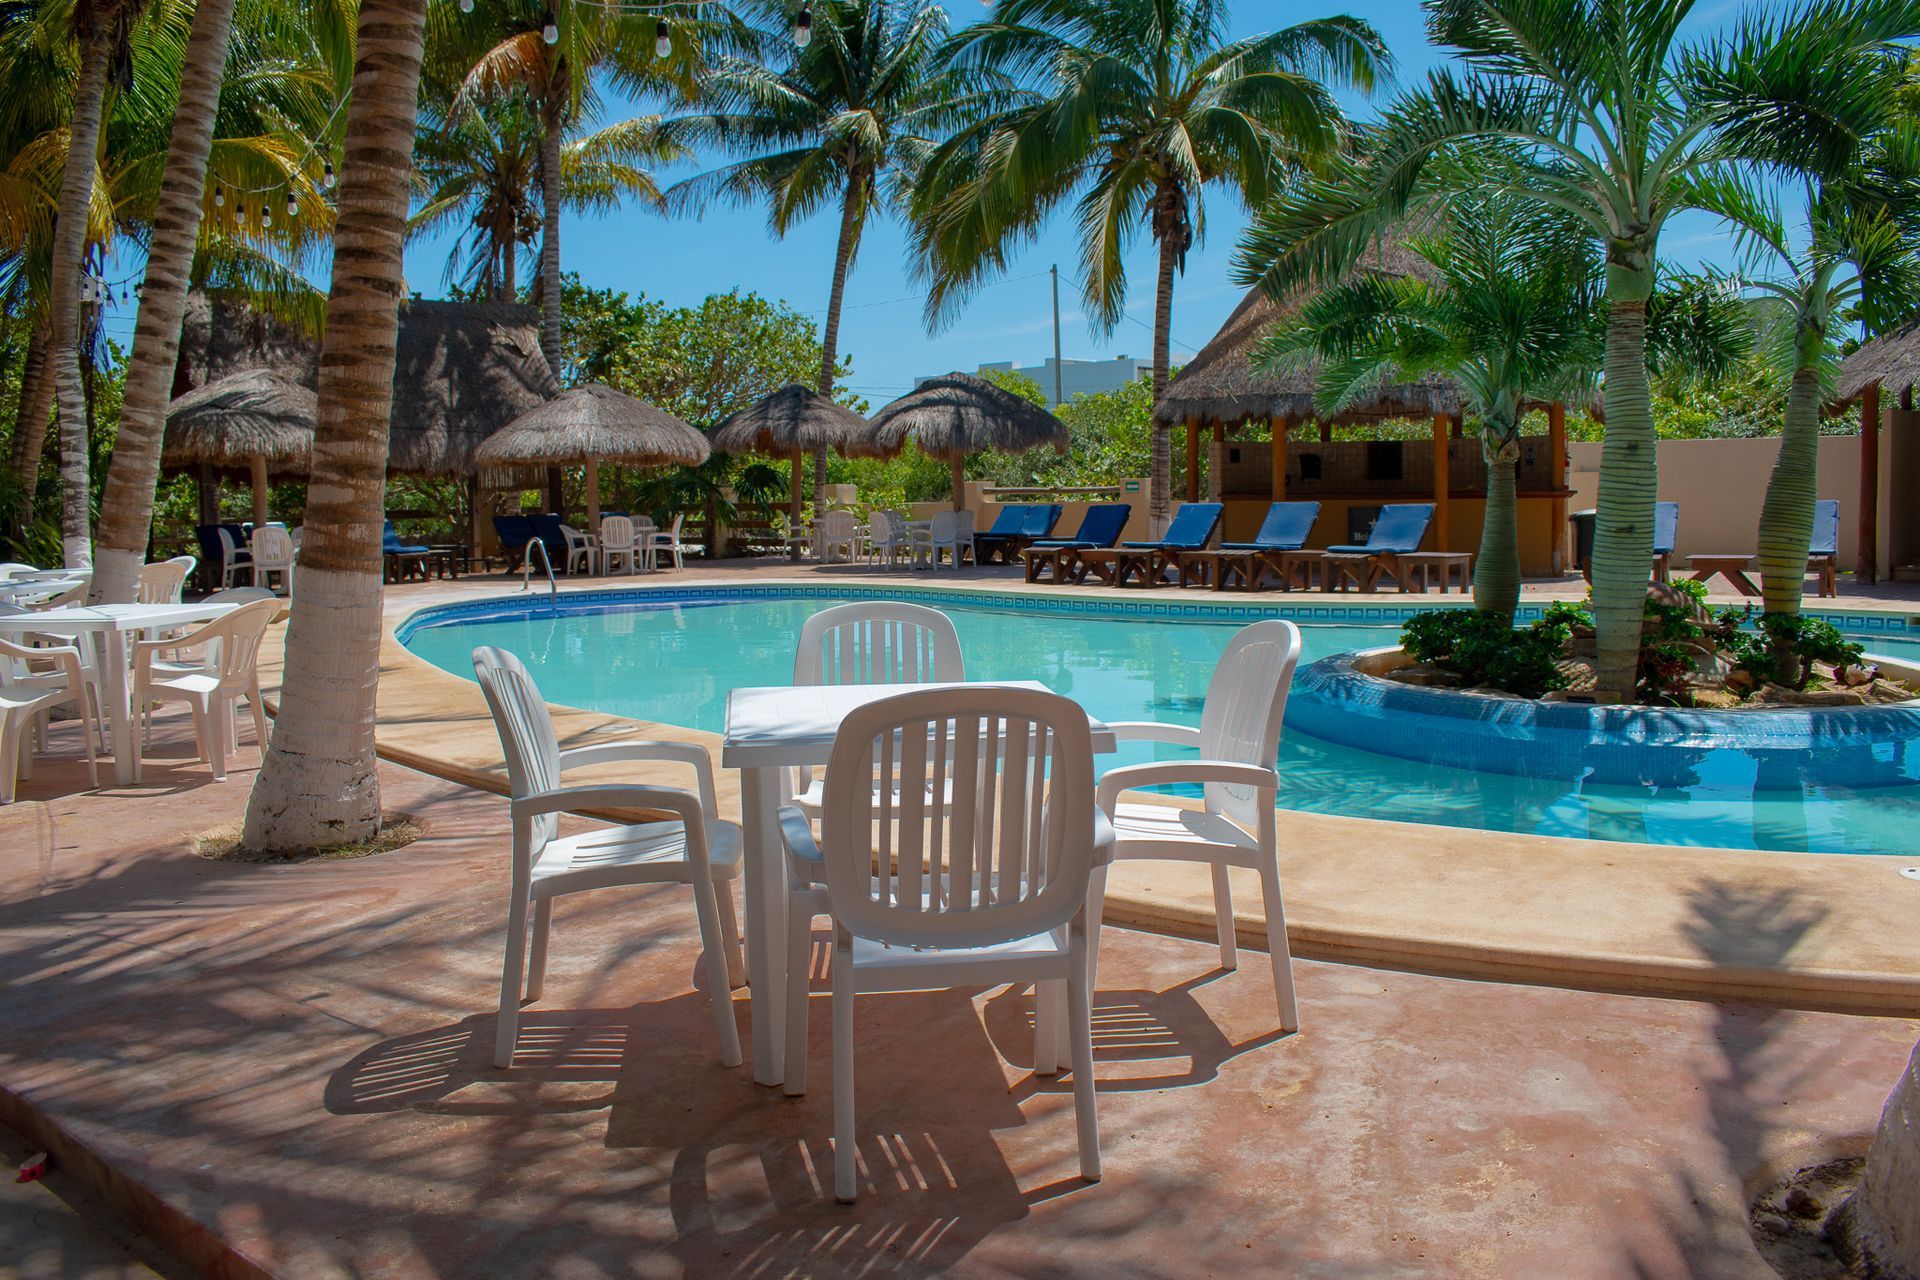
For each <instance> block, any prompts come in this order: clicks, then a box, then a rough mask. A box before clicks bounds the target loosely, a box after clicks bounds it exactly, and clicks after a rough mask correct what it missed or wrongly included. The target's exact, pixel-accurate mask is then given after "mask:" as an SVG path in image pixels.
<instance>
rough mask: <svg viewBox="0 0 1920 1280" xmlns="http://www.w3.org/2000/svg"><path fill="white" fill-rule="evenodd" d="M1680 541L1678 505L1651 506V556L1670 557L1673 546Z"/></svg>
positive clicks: (1673, 503) (1668, 503)
mask: <svg viewBox="0 0 1920 1280" xmlns="http://www.w3.org/2000/svg"><path fill="white" fill-rule="evenodd" d="M1679 541H1680V504H1679V503H1677V502H1656V503H1654V504H1653V554H1655V555H1657V556H1670V555H1672V554H1673V548H1674V546H1675V545H1676V544H1677V543H1678V542H1679Z"/></svg>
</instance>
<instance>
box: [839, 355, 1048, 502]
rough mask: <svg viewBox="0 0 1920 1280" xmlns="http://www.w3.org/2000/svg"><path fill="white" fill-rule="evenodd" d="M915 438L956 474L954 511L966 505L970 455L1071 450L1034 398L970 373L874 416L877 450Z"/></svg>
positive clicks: (935, 383) (933, 382)
mask: <svg viewBox="0 0 1920 1280" xmlns="http://www.w3.org/2000/svg"><path fill="white" fill-rule="evenodd" d="M909 439H911V440H912V441H913V442H914V443H915V444H916V445H918V446H920V451H921V452H922V453H925V454H927V455H929V456H931V457H935V458H944V459H946V461H947V463H948V464H949V465H950V466H951V467H952V470H953V509H954V510H955V511H958V510H960V509H961V507H962V506H963V505H964V504H965V501H966V471H965V464H966V460H967V455H968V454H970V453H979V452H980V451H982V450H984V449H991V450H993V451H994V452H996V453H1025V452H1027V451H1028V450H1029V449H1045V448H1048V447H1051V448H1053V449H1054V450H1055V451H1056V452H1059V453H1065V452H1066V451H1067V428H1066V426H1065V424H1063V423H1062V422H1061V421H1060V419H1058V418H1056V417H1054V416H1053V415H1052V414H1051V413H1048V412H1047V411H1046V410H1045V409H1042V408H1041V407H1040V406H1039V405H1037V404H1034V403H1033V402H1032V401H1030V400H1024V399H1022V398H1021V397H1019V396H1017V395H1015V394H1014V393H1013V392H1011V391H1008V390H1006V389H1005V388H1004V387H997V386H995V385H994V384H993V383H991V382H988V381H987V380H986V379H985V378H977V377H975V376H974V375H973V374H970V373H949V374H947V375H946V376H945V377H940V378H929V379H927V380H926V381H925V382H923V383H921V384H920V385H919V386H917V387H915V388H914V389H913V390H912V391H909V392H907V394H906V395H903V396H901V397H900V398H899V399H898V400H895V401H894V402H893V403H892V404H890V405H888V406H887V407H886V408H884V409H882V410H880V412H878V413H876V414H874V415H873V438H872V445H873V449H874V450H875V451H876V452H878V453H880V454H882V455H886V454H894V453H898V452H899V451H900V449H901V448H902V447H903V446H904V445H905V444H906V442H907V441H908V440H909Z"/></svg>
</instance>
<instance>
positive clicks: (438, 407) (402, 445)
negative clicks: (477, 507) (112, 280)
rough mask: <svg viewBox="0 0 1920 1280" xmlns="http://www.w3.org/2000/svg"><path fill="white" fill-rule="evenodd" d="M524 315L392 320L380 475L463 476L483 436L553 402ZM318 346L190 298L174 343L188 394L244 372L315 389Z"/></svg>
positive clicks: (477, 309) (224, 305)
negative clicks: (388, 407)
mask: <svg viewBox="0 0 1920 1280" xmlns="http://www.w3.org/2000/svg"><path fill="white" fill-rule="evenodd" d="M539 325H540V317H539V312H538V311H536V310H535V309H534V308H532V307H523V306H517V305H513V304H509V303H498V302H429V301H413V302H409V303H406V304H404V305H403V306H402V307H401V310H400V339H399V351H398V355H397V358H396V361H395V365H394V374H393V387H394V396H393V423H392V436H391V438H390V440H389V442H388V455H387V469H388V470H389V471H394V472H401V473H406V474H414V475H464V474H466V473H468V472H470V471H472V470H473V469H474V454H475V452H476V451H477V450H478V449H479V447H480V443H481V442H482V441H483V440H485V439H486V438H487V437H488V436H490V435H492V434H493V433H494V432H496V431H498V430H499V429H500V428H501V427H504V426H506V425H507V424H508V423H509V422H512V421H513V420H514V419H515V418H518V417H520V416H521V415H522V414H524V413H526V412H527V411H528V410H530V409H533V408H535V407H536V406H538V405H540V404H541V403H543V402H545V401H546V400H549V399H551V398H552V397H553V396H555V395H557V394H558V393H559V385H558V383H557V382H556V381H555V380H554V376H553V373H552V371H551V370H549V369H548V368H547V362H546V358H545V357H544V356H542V355H541V354H540V328H539ZM319 368H320V342H319V339H318V338H317V337H315V336H311V335H305V334H302V333H300V332H299V331H298V330H297V329H295V328H293V327H292V326H289V325H286V324H283V323H281V322H279V321H277V320H274V319H273V318H271V317H269V316H265V315H262V314H261V313H259V312H257V311H254V310H252V309H251V308H249V307H247V306H246V305H245V304H244V303H241V302H238V301H234V300H230V299H225V298H221V299H215V298H211V297H208V296H206V295H204V294H196V295H195V296H193V297H192V298H190V299H189V300H188V307H187V319H186V324H185V325H184V327H183V329H182V333H181V344H180V380H181V381H184V382H185V383H186V385H187V386H188V387H192V388H199V387H203V386H206V385H207V384H208V383H211V382H214V381H217V380H219V379H221V378H224V377H227V376H228V375H230V374H235V373H240V372H243V371H245V370H248V369H272V370H274V371H276V372H278V373H280V374H282V375H284V376H287V377H289V378H292V379H293V380H294V381H297V382H299V383H301V384H302V385H304V386H307V387H309V388H312V387H317V386H318V385H319Z"/></svg>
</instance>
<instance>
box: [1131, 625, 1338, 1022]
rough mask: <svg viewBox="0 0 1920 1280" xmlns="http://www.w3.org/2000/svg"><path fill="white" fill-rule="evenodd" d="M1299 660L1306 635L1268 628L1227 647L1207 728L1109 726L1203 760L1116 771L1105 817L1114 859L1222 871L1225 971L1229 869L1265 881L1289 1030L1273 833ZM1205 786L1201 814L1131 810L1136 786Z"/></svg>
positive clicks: (1246, 632)
mask: <svg viewBox="0 0 1920 1280" xmlns="http://www.w3.org/2000/svg"><path fill="white" fill-rule="evenodd" d="M1299 661H1300V629H1299V628H1298V627H1296V626H1294V625H1293V624H1292V623H1291V622H1283V621H1280V620H1278V619H1269V620H1267V621H1263V622H1256V623H1253V624H1252V625H1251V626H1247V627H1243V628H1242V629H1241V630H1240V631H1239V632H1238V633H1236V634H1235V635H1234V637H1233V639H1232V640H1230V641H1228V643H1227V651H1226V652H1225V653H1223V654H1221V655H1220V662H1219V665H1217V666H1216V667H1214V669H1213V679H1212V681H1211V682H1209V683H1208V685H1207V700H1206V704H1205V706H1204V707H1203V708H1202V709H1201V712H1200V727H1199V728H1198V729H1190V728H1187V727H1185V726H1182V725H1168V724H1154V723H1150V722H1149V723H1141V722H1124V723H1121V724H1115V725H1112V726H1110V727H1111V728H1112V729H1113V731H1114V736H1115V737H1116V738H1118V739H1119V740H1120V741H1122V742H1126V741H1140V740H1143V739H1144V740H1151V741H1155V742H1172V743H1178V744H1181V745H1183V746H1191V747H1198V748H1199V749H1200V758H1199V759H1197V760H1193V759H1188V760H1158V761H1155V762H1153V763H1152V764H1136V765H1128V766H1126V767H1124V768H1120V769H1112V770H1109V771H1108V772H1107V774H1106V775H1105V776H1104V777H1102V778H1101V779H1100V808H1101V809H1102V811H1104V812H1105V813H1106V814H1107V816H1108V817H1109V818H1110V819H1111V820H1112V822H1113V829H1114V838H1115V842H1114V847H1113V857H1114V859H1116V860H1118V859H1158V860H1162V861H1171V862H1202V863H1206V864H1208V865H1209V866H1211V867H1212V868H1213V907H1214V914H1215V933H1216V935H1217V936H1218V938H1219V940H1220V967H1221V968H1223V969H1233V968H1236V967H1238V957H1237V955H1236V949H1235V946H1234V936H1233V891H1232V888H1231V887H1230V885H1229V883H1228V880H1227V868H1229V867H1246V868H1248V869H1250V870H1252V871H1254V872H1256V873H1258V875H1259V876H1260V890H1261V897H1262V899H1263V900H1264V903H1265V906H1266V919H1267V951H1268V953H1269V956H1270V957H1271V959H1272V961H1273V985H1274V994H1275V995H1276V997H1277V998H1278V1001H1279V1006H1280V1029H1281V1030H1283V1031H1293V1030H1297V1029H1298V1028H1299V1026H1300V1014H1299V1008H1298V1005H1297V1003H1296V1001H1295V1000H1294V994H1293V959H1292V955H1291V953H1290V951H1289V950H1288V947H1287V914H1286V909H1285V906H1284V905H1283V903H1282V901H1281V897H1280V861H1279V852H1278V847H1277V840H1276V836H1275V833H1274V816H1273V804H1274V792H1275V790H1276V789H1277V788H1278V786H1279V784H1280V779H1279V775H1278V773H1277V772H1276V770H1275V768H1274V760H1275V757H1276V755H1277V753H1278V752H1279V750H1280V722H1281V718H1282V717H1283V716H1284V715H1285V713H1286V709H1287V691H1288V689H1289V688H1290V687H1291V686H1292V684H1293V670H1294V667H1295V666H1296V665H1298V663H1299ZM1177 783H1188V784H1192V783H1199V784H1201V785H1202V787H1203V798H1202V805H1201V807H1200V808H1198V809H1177V808H1174V807H1172V806H1169V805H1160V804H1144V803H1134V802H1123V801H1122V800H1121V799H1120V793H1121V792H1122V791H1124V790H1126V789H1127V788H1129V787H1147V786H1166V785H1168V784H1177ZM1106 882H1107V875H1106V868H1105V867H1104V866H1103V867H1102V868H1101V869H1100V870H1098V871H1097V872H1095V874H1094V884H1093V895H1094V902H1093V920H1094V924H1095V926H1096V928H1097V926H1098V924H1099V921H1100V917H1101V910H1102V905H1103V901H1104V898H1105V894H1106Z"/></svg>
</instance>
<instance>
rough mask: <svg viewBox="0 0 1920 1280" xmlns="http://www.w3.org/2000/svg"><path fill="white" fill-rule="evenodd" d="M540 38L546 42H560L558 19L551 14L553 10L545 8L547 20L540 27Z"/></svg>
mask: <svg viewBox="0 0 1920 1280" xmlns="http://www.w3.org/2000/svg"><path fill="white" fill-rule="evenodd" d="M540 38H541V39H542V40H545V41H546V42H547V43H548V44H559V43H560V20H559V19H558V18H556V17H554V16H553V10H551V9H549V10H547V20H546V22H545V23H544V24H543V25H542V26H541V28H540Z"/></svg>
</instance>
